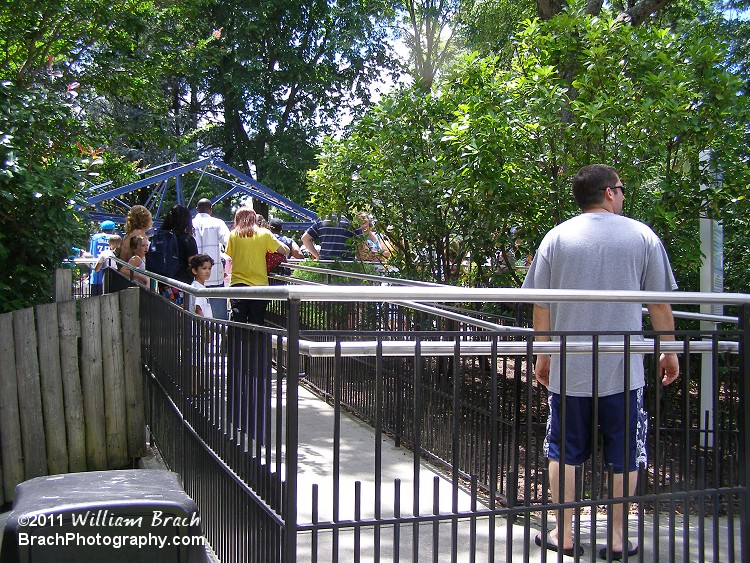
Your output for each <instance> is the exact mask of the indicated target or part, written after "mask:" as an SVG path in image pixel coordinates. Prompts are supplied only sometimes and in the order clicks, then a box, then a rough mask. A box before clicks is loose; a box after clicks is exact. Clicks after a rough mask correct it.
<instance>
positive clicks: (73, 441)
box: [57, 301, 86, 473]
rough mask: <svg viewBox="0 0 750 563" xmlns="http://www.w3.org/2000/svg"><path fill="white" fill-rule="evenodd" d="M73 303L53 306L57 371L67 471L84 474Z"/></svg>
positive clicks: (83, 432)
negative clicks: (57, 342)
mask: <svg viewBox="0 0 750 563" xmlns="http://www.w3.org/2000/svg"><path fill="white" fill-rule="evenodd" d="M76 313H77V307H76V302H75V301H64V302H62V303H58V305H57V321H58V329H59V332H60V369H61V371H62V384H63V396H64V397H65V428H66V430H67V437H68V470H69V471H70V472H71V473H75V472H78V471H86V419H85V417H84V414H83V392H82V391H81V376H80V374H79V371H78V335H79V334H80V326H79V325H78V317H77V314H76Z"/></svg>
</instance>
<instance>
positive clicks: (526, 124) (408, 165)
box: [311, 4, 748, 289]
mask: <svg viewBox="0 0 750 563" xmlns="http://www.w3.org/2000/svg"><path fill="white" fill-rule="evenodd" d="M578 7H579V9H578V10H576V7H575V6H573V7H571V9H570V10H569V11H566V12H563V13H560V14H558V15H556V16H555V17H553V18H550V19H549V20H547V21H542V20H534V21H529V22H527V23H526V24H525V25H524V26H523V28H522V29H521V30H520V31H519V33H518V35H517V36H516V40H515V49H516V53H515V55H514V56H513V58H512V60H511V64H510V67H508V66H506V65H505V64H504V63H503V61H502V60H501V59H499V58H497V57H480V56H478V55H473V56H469V57H467V58H466V59H465V60H464V62H463V64H462V66H461V67H460V68H458V69H457V70H456V71H455V72H454V73H453V74H452V75H450V76H449V77H446V79H445V80H443V81H442V82H440V83H439V84H438V85H437V87H436V89H435V91H434V92H433V93H432V95H430V96H420V95H419V94H418V93H417V92H415V91H414V90H413V89H405V90H402V91H400V92H397V93H395V94H394V95H393V96H391V97H390V98H388V99H387V100H384V101H383V102H382V103H381V104H380V105H379V106H378V107H377V108H376V109H375V110H374V111H373V112H371V113H370V115H369V116H368V117H367V118H365V119H363V120H362V121H361V122H359V123H358V124H357V125H356V126H355V127H354V129H353V132H352V134H351V135H350V136H349V137H347V138H346V139H343V140H341V141H338V142H335V141H331V142H330V143H329V144H328V145H326V149H325V150H324V152H323V154H322V157H321V161H320V166H319V168H318V169H317V170H316V171H315V172H314V173H313V174H312V183H311V185H313V186H315V187H314V188H313V190H314V203H315V204H318V205H321V206H323V207H332V206H338V207H339V208H347V207H355V208H365V209H371V210H372V212H373V214H374V215H375V217H376V218H377V219H379V222H380V225H385V226H387V227H388V233H389V234H391V235H392V238H393V239H394V241H395V244H396V246H397V247H398V248H399V250H400V252H399V259H400V263H399V264H398V265H399V268H400V269H401V270H402V271H408V272H409V273H410V274H411V275H420V276H421V277H425V278H432V279H438V280H440V281H449V282H455V281H457V280H458V279H459V278H460V277H461V276H464V278H465V279H464V280H463V281H464V282H466V283H475V284H497V283H502V284H515V283H519V282H520V278H518V277H515V278H514V277H513V273H512V272H508V271H507V269H506V268H503V267H502V266H503V265H502V262H501V260H502V251H503V250H504V249H505V248H507V247H510V246H511V245H512V241H511V237H510V229H511V227H517V228H519V229H520V230H521V232H523V233H524V235H523V236H524V243H523V244H524V247H525V248H524V249H525V250H526V251H529V252H531V251H533V249H534V248H535V246H536V245H537V244H538V242H539V241H540V239H541V236H542V234H543V233H544V232H546V231H547V230H548V229H549V228H550V227H552V226H553V225H555V224H556V223H559V222H561V221H563V220H564V219H566V218H568V217H570V216H571V215H572V214H574V213H576V210H575V209H574V203H573V200H572V197H571V195H570V187H569V186H570V178H571V176H572V175H573V174H574V173H575V172H576V170H577V169H578V167H580V166H581V165H583V164H587V163H591V162H604V163H610V164H613V165H615V166H616V167H617V168H618V169H619V171H620V173H621V176H622V177H623V179H624V180H625V181H626V183H628V185H629V187H630V188H631V189H630V190H629V192H628V201H627V204H626V209H625V211H626V213H628V214H630V215H632V216H634V217H636V218H639V219H641V220H644V221H645V222H647V223H649V224H650V225H651V226H652V227H653V228H654V229H655V230H656V231H657V232H658V233H659V234H660V235H661V236H662V238H663V239H664V241H665V243H666V244H667V246H668V247H669V251H670V254H671V255H672V258H673V263H674V265H675V269H676V271H677V272H678V276H679V277H680V278H681V280H680V281H681V283H682V287H683V288H693V289H697V287H695V286H696V283H697V281H696V280H697V272H698V267H699V263H700V249H699V241H698V228H697V224H698V218H699V216H701V215H702V214H705V215H707V216H709V217H714V218H721V219H723V220H726V221H732V218H733V217H735V216H739V215H743V214H744V212H745V211H746V201H745V199H744V188H743V186H744V185H746V180H747V172H748V171H747V165H746V154H745V152H744V149H743V148H742V147H746V146H747V145H746V144H745V143H744V136H745V134H746V131H745V130H746V123H747V107H746V101H745V98H744V96H743V95H742V92H741V84H740V82H739V81H738V80H737V78H736V77H735V76H734V75H733V74H732V73H731V72H728V71H727V70H726V69H725V68H724V61H725V56H726V53H725V50H724V49H723V46H722V45H721V43H720V42H719V41H717V40H716V39H715V38H714V37H712V35H711V34H710V33H709V32H708V31H707V30H706V29H705V28H704V27H699V28H696V29H695V30H694V31H691V30H686V31H684V32H683V33H681V34H679V35H678V34H676V33H675V32H672V31H670V30H668V29H661V28H657V27H654V26H639V27H634V26H632V25H630V24H628V23H627V22H626V21H624V20H623V18H618V17H617V16H615V15H614V14H612V15H609V16H608V15H606V14H603V15H601V16H599V17H595V16H591V15H587V14H586V13H585V10H584V9H583V8H585V5H584V4H580V5H578ZM702 155H704V156H702ZM705 155H709V157H708V162H707V163H704V161H703V160H702V158H705ZM716 174H719V175H720V176H721V178H722V182H721V184H720V185H717V184H716V182H715V181H713V178H714V175H716ZM702 186H709V187H710V189H707V190H706V189H702ZM381 230H382V228H381ZM467 257H470V259H471V268H470V270H469V271H468V272H466V271H465V270H463V271H462V270H461V269H459V268H458V264H459V263H460V262H461V261H462V260H464V259H466V258H467Z"/></svg>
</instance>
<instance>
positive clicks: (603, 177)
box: [573, 164, 618, 209]
mask: <svg viewBox="0 0 750 563" xmlns="http://www.w3.org/2000/svg"><path fill="white" fill-rule="evenodd" d="M617 179H618V175H617V170H615V169H614V168H613V167H612V166H607V165H606V164H589V165H588V166H583V167H581V169H580V170H578V172H576V175H575V176H574V177H573V197H574V198H575V200H576V203H577V204H578V207H580V208H581V209H586V208H588V207H591V206H593V205H598V204H600V203H601V202H602V201H604V191H603V190H602V188H604V187H606V186H614V185H615V184H616V183H617Z"/></svg>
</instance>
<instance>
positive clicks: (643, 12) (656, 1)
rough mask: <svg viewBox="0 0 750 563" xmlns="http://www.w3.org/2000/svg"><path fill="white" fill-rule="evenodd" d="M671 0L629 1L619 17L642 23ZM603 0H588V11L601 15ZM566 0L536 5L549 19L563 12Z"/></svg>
mask: <svg viewBox="0 0 750 563" xmlns="http://www.w3.org/2000/svg"><path fill="white" fill-rule="evenodd" d="M669 2H670V0H641V1H640V2H628V9H627V10H625V11H623V12H621V13H620V15H619V16H618V17H617V19H618V20H620V21H625V22H628V23H630V24H631V25H633V26H638V25H641V24H642V23H643V22H645V21H646V20H647V19H648V18H649V17H651V14H654V13H656V12H658V11H659V9H661V8H663V7H664V6H666V5H667V4H669ZM602 4H603V2H602V0H586V13H587V14H590V15H592V16H596V15H599V13H600V12H601V10H602ZM564 5H565V2H564V1H563V0H537V1H536V7H537V13H538V14H539V17H540V18H541V19H543V20H548V19H550V18H552V17H553V16H556V15H557V14H559V13H560V12H562V10H563V7H564ZM613 6H614V7H615V8H618V7H619V9H622V8H623V3H622V2H614V3H613Z"/></svg>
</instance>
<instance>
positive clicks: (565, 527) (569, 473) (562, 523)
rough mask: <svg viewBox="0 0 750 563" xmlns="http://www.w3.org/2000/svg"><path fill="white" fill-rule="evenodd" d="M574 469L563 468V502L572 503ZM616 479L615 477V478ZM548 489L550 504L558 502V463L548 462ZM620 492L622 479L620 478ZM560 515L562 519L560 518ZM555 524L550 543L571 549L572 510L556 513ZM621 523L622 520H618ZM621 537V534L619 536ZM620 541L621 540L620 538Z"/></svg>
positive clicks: (570, 466) (570, 467)
mask: <svg viewBox="0 0 750 563" xmlns="http://www.w3.org/2000/svg"><path fill="white" fill-rule="evenodd" d="M575 477H576V468H575V466H573V465H566V466H565V476H564V479H565V491H564V494H565V502H572V501H573V499H574V496H575ZM615 478H616V477H615ZM549 488H550V493H552V502H554V503H558V502H560V462H559V461H554V460H550V461H549ZM620 490H622V477H621V478H620ZM560 513H562V517H561V516H560ZM620 517H621V518H622V514H621V515H620ZM556 518H557V523H556V525H555V529H554V530H552V531H551V532H550V533H549V539H550V542H551V543H554V544H556V545H557V546H558V547H561V548H562V549H572V548H573V509H572V508H569V509H567V510H559V511H558V512H557V517H556ZM620 522H622V520H620ZM560 529H562V538H563V539H562V543H560V536H561V534H560ZM620 536H622V534H620ZM620 541H622V538H620Z"/></svg>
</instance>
